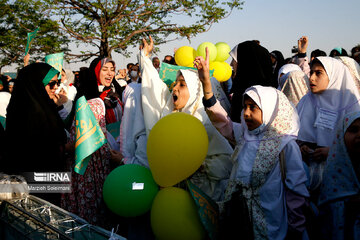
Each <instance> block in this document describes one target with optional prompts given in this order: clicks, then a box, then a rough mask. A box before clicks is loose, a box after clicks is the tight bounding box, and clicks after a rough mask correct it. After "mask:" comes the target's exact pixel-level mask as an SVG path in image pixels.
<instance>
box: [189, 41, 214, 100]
mask: <svg viewBox="0 0 360 240" xmlns="http://www.w3.org/2000/svg"><path fill="white" fill-rule="evenodd" d="M205 53H206V55H205V60H204V58H203V57H202V56H197V57H196V58H195V60H194V67H195V68H197V70H198V74H199V79H200V82H201V83H202V85H203V91H204V98H205V100H208V99H210V98H211V97H212V96H213V95H214V94H213V92H212V87H211V81H210V72H209V49H208V48H205Z"/></svg>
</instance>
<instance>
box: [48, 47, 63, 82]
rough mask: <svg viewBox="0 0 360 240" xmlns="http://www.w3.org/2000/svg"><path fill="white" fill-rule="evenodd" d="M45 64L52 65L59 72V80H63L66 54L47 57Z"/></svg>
mask: <svg viewBox="0 0 360 240" xmlns="http://www.w3.org/2000/svg"><path fill="white" fill-rule="evenodd" d="M45 62H46V63H47V64H49V65H51V66H52V67H53V68H55V69H56V70H58V71H59V73H60V74H59V77H58V78H59V79H60V78H61V71H62V68H63V62H64V53H63V52H61V53H54V54H50V55H46V56H45Z"/></svg>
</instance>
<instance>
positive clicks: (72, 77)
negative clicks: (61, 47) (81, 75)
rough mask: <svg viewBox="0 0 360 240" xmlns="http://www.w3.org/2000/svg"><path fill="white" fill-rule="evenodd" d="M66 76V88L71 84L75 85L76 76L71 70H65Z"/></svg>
mask: <svg viewBox="0 0 360 240" xmlns="http://www.w3.org/2000/svg"><path fill="white" fill-rule="evenodd" d="M64 70H65V74H66V79H67V81H66V86H69V84H70V83H71V84H74V80H75V75H74V73H73V72H72V71H71V70H70V69H64Z"/></svg>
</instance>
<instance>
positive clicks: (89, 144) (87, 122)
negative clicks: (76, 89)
mask: <svg viewBox="0 0 360 240" xmlns="http://www.w3.org/2000/svg"><path fill="white" fill-rule="evenodd" d="M75 129H76V140H75V169H74V170H75V172H77V173H79V174H81V175H83V174H84V172H85V170H86V167H87V165H88V162H89V159H90V156H91V154H92V153H94V152H95V151H96V150H98V149H99V148H100V147H101V146H102V145H103V144H104V143H106V138H105V135H104V133H103V132H102V130H101V128H100V126H99V123H98V122H97V120H96V118H95V116H94V113H93V112H92V111H91V108H90V107H89V105H88V103H87V101H86V99H85V97H84V96H82V97H81V98H79V99H78V100H77V101H76V113H75Z"/></svg>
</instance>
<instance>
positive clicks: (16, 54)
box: [0, 0, 69, 69]
mask: <svg viewBox="0 0 360 240" xmlns="http://www.w3.org/2000/svg"><path fill="white" fill-rule="evenodd" d="M42 6H43V3H41V1H34V0H16V1H4V0H0V69H1V68H2V67H3V66H6V65H10V64H12V63H16V64H19V65H20V66H22V65H23V59H24V54H25V47H26V42H27V33H28V32H32V31H34V30H35V29H36V28H37V27H39V31H38V33H37V36H36V38H35V39H34V40H33V42H32V44H31V49H30V51H29V53H30V55H31V59H39V60H43V59H44V57H45V55H47V54H52V53H56V52H66V51H68V48H67V44H68V42H69V40H68V39H67V38H66V37H64V36H62V35H61V34H60V28H59V24H58V22H57V21H54V20H51V19H50V18H49V16H47V15H46V11H44V9H43V8H42Z"/></svg>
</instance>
